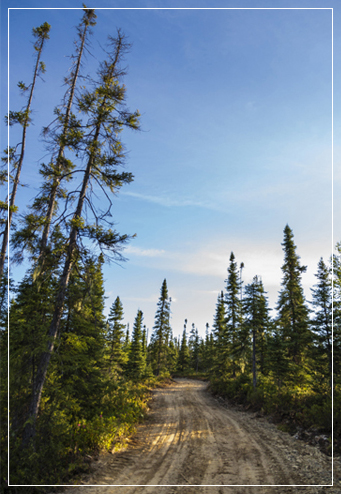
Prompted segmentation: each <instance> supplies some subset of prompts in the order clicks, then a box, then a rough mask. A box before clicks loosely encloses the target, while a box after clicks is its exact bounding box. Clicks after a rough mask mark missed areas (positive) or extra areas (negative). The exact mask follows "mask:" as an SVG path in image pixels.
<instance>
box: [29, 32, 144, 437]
mask: <svg viewBox="0 0 341 494" xmlns="http://www.w3.org/2000/svg"><path fill="white" fill-rule="evenodd" d="M111 44H112V51H111V52H109V53H108V59H107V60H105V61H104V62H103V64H102V65H101V68H100V70H99V74H98V76H99V83H98V84H95V85H94V88H93V90H92V91H91V90H90V91H88V90H85V92H84V94H83V95H82V96H81V97H80V99H79V101H78V108H79V110H80V111H81V112H82V113H83V114H84V116H87V117H88V123H87V129H88V133H87V135H85V136H84V138H83V139H84V144H85V149H84V158H85V169H84V170H83V180H82V183H81V184H80V190H79V192H78V200H77V201H76V208H75V210H74V213H73V218H72V219H71V221H70V223H69V236H68V239H69V240H68V243H67V247H66V256H65V262H64V267H63V272H62V275H61V277H60V280H59V289H58V293H57V297H56V302H55V310H54V314H53V318H52V322H51V325H50V328H49V332H48V336H49V343H48V345H47V348H46V351H45V352H44V353H43V354H42V355H41V358H40V361H39V364H38V369H37V376H36V378H35V389H34V393H33V396H32V400H31V404H30V409H29V414H28V415H29V417H31V418H32V420H31V419H30V420H28V421H27V426H26V429H25V433H24V436H23V445H26V444H28V442H29V440H30V438H31V437H33V436H34V435H35V431H34V422H35V418H36V417H37V414H38V410H39V405H40V400H41V396H42V390H43V387H44V383H45V379H46V372H47V369H48V366H49V362H50V358H51V354H52V352H53V349H54V345H55V341H56V338H57V335H58V332H59V329H60V323H61V318H62V315H63V310H64V302H65V296H66V290H67V287H68V284H69V280H70V274H71V271H72V268H73V266H74V263H75V259H76V258H77V256H79V255H81V254H82V253H83V252H84V248H83V246H82V244H81V243H80V239H81V237H82V236H83V237H86V238H89V239H90V240H91V241H93V242H95V243H96V244H97V246H99V248H100V249H101V250H102V252H109V253H111V255H113V256H116V258H121V256H120V254H119V250H120V248H121V246H122V244H124V243H125V242H126V241H127V240H128V238H129V236H128V235H119V234H118V233H117V232H115V231H113V230H112V229H110V228H109V229H107V230H105V229H104V227H103V226H102V225H101V224H100V221H102V222H103V221H104V220H105V219H106V220H107V221H108V217H109V215H110V211H107V213H106V214H105V215H103V214H100V215H97V214H96V209H95V206H94V205H93V204H92V203H91V195H90V196H89V193H90V192H91V188H90V186H91V183H92V181H93V180H95V181H96V183H97V184H99V185H100V186H101V187H102V189H103V190H104V188H105V187H108V188H109V190H110V191H111V192H112V193H113V192H114V191H115V190H118V189H119V188H120V187H121V186H122V185H123V184H124V183H129V182H130V181H131V180H132V175H131V174H130V173H125V172H121V173H119V172H118V171H117V170H116V167H117V166H118V165H120V164H122V162H123V160H124V153H123V147H122V144H121V142H120V140H119V139H118V134H119V133H120V132H121V131H122V129H123V128H124V127H129V128H132V129H138V117H139V113H138V112H135V113H130V112H129V111H128V110H127V109H126V108H125V107H124V106H123V105H124V99H125V87H124V86H123V85H122V84H120V82H119V79H120V78H121V77H122V73H123V71H122V70H121V69H120V68H119V63H120V61H121V59H122V57H123V54H124V51H125V50H126V49H127V45H126V43H125V41H124V36H123V35H122V33H120V32H118V35H117V38H116V39H112V38H111ZM87 193H88V195H87ZM106 197H108V196H107V194H106ZM85 203H87V204H90V205H91V207H90V210H91V212H92V213H93V214H94V215H95V218H94V221H95V223H94V224H89V222H86V218H85V217H84V216H82V214H83V208H84V206H85ZM85 252H86V250H85Z"/></svg>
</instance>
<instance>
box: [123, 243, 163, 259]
mask: <svg viewBox="0 0 341 494" xmlns="http://www.w3.org/2000/svg"><path fill="white" fill-rule="evenodd" d="M124 252H125V253H126V254H132V255H135V256H140V257H162V256H164V255H165V251H164V250H163V249H141V248H140V247H134V246H132V245H128V246H127V247H126V249H125V251H124Z"/></svg>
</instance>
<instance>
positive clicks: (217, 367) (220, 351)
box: [213, 291, 229, 375]
mask: <svg viewBox="0 0 341 494" xmlns="http://www.w3.org/2000/svg"><path fill="white" fill-rule="evenodd" d="M213 338H214V350H215V357H214V359H213V372H214V374H215V375H221V374H222V373H223V372H224V370H226V367H227V362H228V356H229V341H228V339H227V328H226V310H225V301H224V292H223V291H221V292H220V294H219V295H218V300H217V305H216V313H215V316H214V323H213Z"/></svg>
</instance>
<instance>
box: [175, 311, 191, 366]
mask: <svg viewBox="0 0 341 494" xmlns="http://www.w3.org/2000/svg"><path fill="white" fill-rule="evenodd" d="M186 326H187V319H185V324H184V330H183V333H182V339H181V345H180V350H179V357H178V365H177V367H178V370H179V371H180V372H185V371H186V370H187V368H188V366H189V348H188V345H187V337H186Z"/></svg>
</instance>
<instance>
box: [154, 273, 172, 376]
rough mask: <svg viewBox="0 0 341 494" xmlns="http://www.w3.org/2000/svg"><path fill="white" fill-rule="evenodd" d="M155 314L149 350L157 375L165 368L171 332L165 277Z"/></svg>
mask: <svg viewBox="0 0 341 494" xmlns="http://www.w3.org/2000/svg"><path fill="white" fill-rule="evenodd" d="M157 307H158V308H157V311H156V315H155V325H154V328H153V329H154V333H153V335H152V341H151V350H152V354H153V367H154V371H155V373H156V375H157V376H158V375H159V374H160V372H161V371H164V370H166V368H167V354H168V348H167V342H168V341H169V336H170V333H171V328H170V298H169V297H168V288H167V281H166V279H164V280H163V283H162V286H161V294H160V298H159V301H158V303H157Z"/></svg>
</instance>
